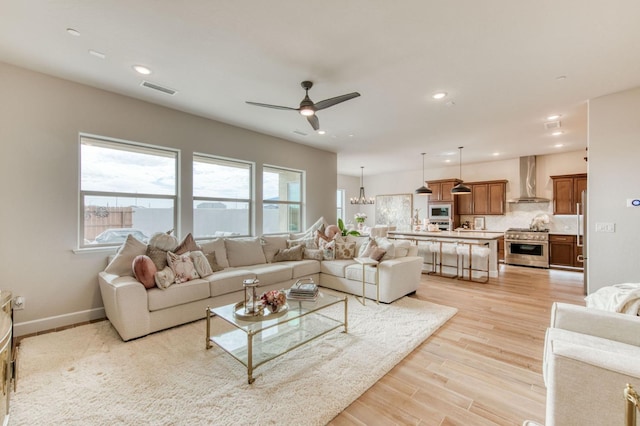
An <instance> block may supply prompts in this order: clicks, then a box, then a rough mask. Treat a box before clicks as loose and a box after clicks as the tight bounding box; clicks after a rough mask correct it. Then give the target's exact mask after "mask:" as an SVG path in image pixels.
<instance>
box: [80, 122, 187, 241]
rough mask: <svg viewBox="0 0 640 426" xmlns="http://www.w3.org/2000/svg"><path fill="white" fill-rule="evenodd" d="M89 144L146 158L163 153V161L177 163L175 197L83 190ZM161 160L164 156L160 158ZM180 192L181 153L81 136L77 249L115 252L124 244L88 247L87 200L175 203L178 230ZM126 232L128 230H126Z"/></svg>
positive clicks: (175, 165) (164, 148) (97, 136)
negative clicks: (84, 154) (84, 153)
mask: <svg viewBox="0 0 640 426" xmlns="http://www.w3.org/2000/svg"><path fill="white" fill-rule="evenodd" d="M87 140H89V141H91V142H93V145H101V146H103V147H105V148H110V149H114V150H119V151H126V149H118V148H117V147H118V146H120V147H129V148H130V149H129V151H139V152H143V153H145V154H150V155H153V154H154V153H155V154H156V155H157V154H158V153H163V154H164V155H162V156H163V157H168V158H171V157H172V158H173V161H174V174H175V187H174V190H173V192H174V194H173V195H168V194H152V193H140V192H115V191H99V190H94V189H92V190H83V189H82V167H83V162H82V160H83V159H82V146H83V145H85V144H87V145H89V143H86V141H87ZM158 156H160V155H158ZM179 189H180V150H178V149H173V148H167V147H163V146H158V145H152V144H146V143H141V142H134V141H128V140H123V139H116V138H110V137H106V136H100V135H93V134H88V133H79V135H78V214H79V215H78V222H77V223H78V241H77V247H78V249H79V250H91V249H103V248H111V247H118V246H121V245H122V242H118V243H105V244H87V243H85V240H86V239H85V230H86V229H85V226H86V222H85V218H86V216H85V215H86V211H85V208H86V207H87V206H86V204H85V200H86V198H87V197H91V196H94V197H112V198H113V197H122V198H141V199H161V200H172V201H173V207H172V209H173V220H172V228H173V229H174V230H175V229H177V224H178V217H179V212H178V199H179ZM123 229H124V228H123ZM158 231H167V230H158ZM148 237H151V235H148Z"/></svg>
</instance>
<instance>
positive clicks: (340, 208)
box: [336, 189, 344, 221]
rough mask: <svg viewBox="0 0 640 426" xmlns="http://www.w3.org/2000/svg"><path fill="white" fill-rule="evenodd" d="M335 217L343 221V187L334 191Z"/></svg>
mask: <svg viewBox="0 0 640 426" xmlns="http://www.w3.org/2000/svg"><path fill="white" fill-rule="evenodd" d="M336 207H337V212H336V217H337V218H338V219H342V220H343V221H344V189H338V191H337V192H336Z"/></svg>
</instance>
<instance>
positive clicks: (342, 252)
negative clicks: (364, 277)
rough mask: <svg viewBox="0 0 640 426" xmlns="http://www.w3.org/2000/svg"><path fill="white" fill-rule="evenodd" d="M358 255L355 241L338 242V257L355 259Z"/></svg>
mask: <svg viewBox="0 0 640 426" xmlns="http://www.w3.org/2000/svg"><path fill="white" fill-rule="evenodd" d="M355 255H356V243H355V242H349V243H347V242H342V243H340V242H339V243H336V259H353V258H354V256H355Z"/></svg>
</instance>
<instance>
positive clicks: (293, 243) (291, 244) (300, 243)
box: [287, 238, 311, 248]
mask: <svg viewBox="0 0 640 426" xmlns="http://www.w3.org/2000/svg"><path fill="white" fill-rule="evenodd" d="M295 246H302V247H306V246H307V244H306V243H305V241H304V239H303V238H300V239H299V240H287V248H291V247H295ZM310 248H311V247H310Z"/></svg>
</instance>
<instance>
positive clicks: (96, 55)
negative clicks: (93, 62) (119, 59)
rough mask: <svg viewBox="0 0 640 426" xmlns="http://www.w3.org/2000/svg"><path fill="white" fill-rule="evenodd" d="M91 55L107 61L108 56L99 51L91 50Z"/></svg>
mask: <svg viewBox="0 0 640 426" xmlns="http://www.w3.org/2000/svg"><path fill="white" fill-rule="evenodd" d="M89 55H92V56H95V57H96V58H100V59H105V58H106V57H107V55H105V54H104V53H102V52H98V51H97V50H93V49H89Z"/></svg>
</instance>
